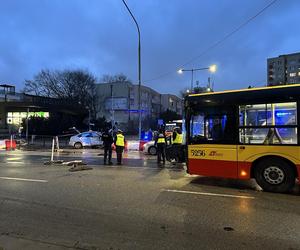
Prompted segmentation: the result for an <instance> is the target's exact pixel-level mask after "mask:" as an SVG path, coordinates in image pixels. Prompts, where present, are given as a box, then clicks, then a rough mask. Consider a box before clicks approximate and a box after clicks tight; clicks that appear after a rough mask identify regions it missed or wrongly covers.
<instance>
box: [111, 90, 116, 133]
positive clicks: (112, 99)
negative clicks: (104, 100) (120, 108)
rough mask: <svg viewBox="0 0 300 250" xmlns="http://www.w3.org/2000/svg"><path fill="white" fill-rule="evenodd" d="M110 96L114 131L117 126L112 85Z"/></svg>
mask: <svg viewBox="0 0 300 250" xmlns="http://www.w3.org/2000/svg"><path fill="white" fill-rule="evenodd" d="M110 96H111V129H112V131H113V130H114V125H115V114H114V95H113V84H111V85H110Z"/></svg>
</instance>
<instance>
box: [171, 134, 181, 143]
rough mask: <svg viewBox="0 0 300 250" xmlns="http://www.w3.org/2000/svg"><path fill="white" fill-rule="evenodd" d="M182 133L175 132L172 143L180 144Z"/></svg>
mask: <svg viewBox="0 0 300 250" xmlns="http://www.w3.org/2000/svg"><path fill="white" fill-rule="evenodd" d="M182 139H183V137H182V134H179V133H176V137H175V139H174V140H173V144H182Z"/></svg>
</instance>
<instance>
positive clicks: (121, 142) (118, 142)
mask: <svg viewBox="0 0 300 250" xmlns="http://www.w3.org/2000/svg"><path fill="white" fill-rule="evenodd" d="M115 146H116V153H117V164H118V165H122V153H123V150H124V147H125V137H124V135H123V131H122V130H120V129H118V132H117V134H116V137H115Z"/></svg>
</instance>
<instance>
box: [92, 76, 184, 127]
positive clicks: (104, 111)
mask: <svg viewBox="0 0 300 250" xmlns="http://www.w3.org/2000/svg"><path fill="white" fill-rule="evenodd" d="M96 90H97V95H98V98H99V99H98V105H97V117H102V116H105V118H106V120H108V121H114V122H117V124H118V127H119V128H121V129H124V130H126V131H130V132H135V131H136V130H137V128H138V120H139V104H138V100H139V86H138V85H136V84H132V83H130V82H114V83H102V84H97V87H96ZM167 109H170V110H172V111H175V112H177V113H178V114H182V99H180V98H179V97H177V96H175V95H169V94H160V93H158V92H157V91H155V90H153V89H151V88H149V87H147V86H143V85H142V86H141V116H142V128H143V129H146V130H147V129H149V128H151V127H154V126H156V124H157V119H158V118H159V115H160V113H161V112H164V111H166V110H167Z"/></svg>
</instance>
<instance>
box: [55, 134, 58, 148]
mask: <svg viewBox="0 0 300 250" xmlns="http://www.w3.org/2000/svg"><path fill="white" fill-rule="evenodd" d="M55 141H56V149H57V150H59V141H58V136H55Z"/></svg>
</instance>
